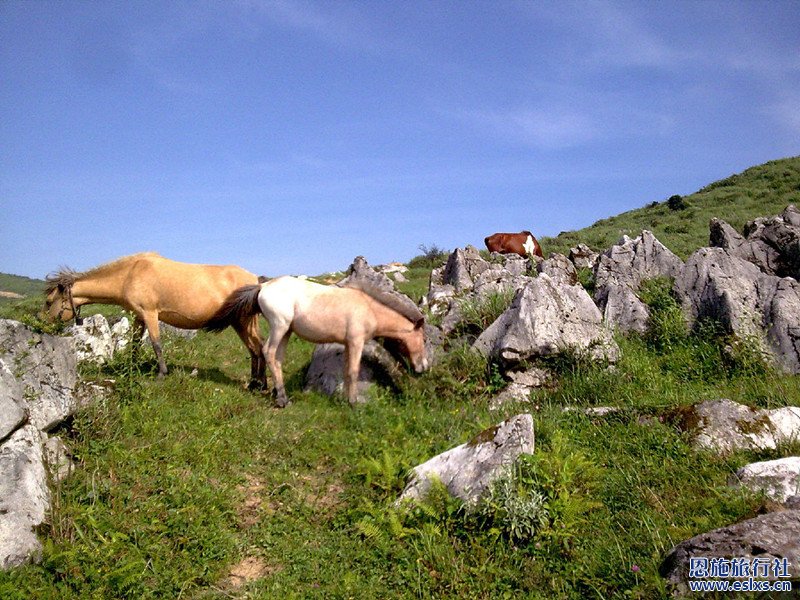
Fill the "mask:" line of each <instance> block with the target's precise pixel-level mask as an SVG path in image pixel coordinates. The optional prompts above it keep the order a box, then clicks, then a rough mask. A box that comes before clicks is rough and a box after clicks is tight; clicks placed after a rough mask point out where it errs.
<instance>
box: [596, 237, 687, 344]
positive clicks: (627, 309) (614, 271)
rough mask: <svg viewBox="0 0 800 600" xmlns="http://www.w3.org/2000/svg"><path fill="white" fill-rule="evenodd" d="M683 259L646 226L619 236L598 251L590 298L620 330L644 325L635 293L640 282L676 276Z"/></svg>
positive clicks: (644, 314) (645, 315)
mask: <svg viewBox="0 0 800 600" xmlns="http://www.w3.org/2000/svg"><path fill="white" fill-rule="evenodd" d="M682 270H683V262H682V261H681V259H680V258H678V257H677V256H676V255H675V254H673V253H672V252H671V251H670V250H669V249H668V248H667V247H666V246H664V245H663V244H662V243H661V242H659V241H658V240H657V239H656V237H655V236H654V235H653V234H652V233H651V232H650V231H647V230H644V231H642V233H641V234H640V235H639V236H638V237H636V238H634V239H631V238H629V237H628V236H623V238H622V239H621V240H620V241H619V242H618V243H617V244H615V245H614V246H612V247H611V248H609V249H608V250H607V251H606V252H604V253H603V254H601V255H600V257H599V259H598V260H597V264H596V266H595V271H594V278H595V294H594V301H595V302H596V303H597V305H598V306H599V307H600V310H602V311H603V317H604V319H605V322H606V323H608V324H610V325H612V326H614V327H616V328H617V329H619V330H620V331H622V332H630V331H639V332H643V331H645V330H646V329H647V325H648V319H649V316H650V313H649V310H648V308H647V306H646V305H645V304H644V302H642V301H641V300H640V299H639V297H638V296H637V295H636V292H638V291H639V287H640V286H641V284H642V282H643V281H645V280H647V279H654V278H656V277H670V278H673V279H674V278H676V277H678V276H679V275H680V273H681V271H682Z"/></svg>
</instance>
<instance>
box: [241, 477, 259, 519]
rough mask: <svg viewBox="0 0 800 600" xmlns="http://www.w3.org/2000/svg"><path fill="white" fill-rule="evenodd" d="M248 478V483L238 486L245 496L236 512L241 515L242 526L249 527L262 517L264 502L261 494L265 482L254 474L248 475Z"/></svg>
mask: <svg viewBox="0 0 800 600" xmlns="http://www.w3.org/2000/svg"><path fill="white" fill-rule="evenodd" d="M246 478H247V483H245V484H244V485H240V486H239V487H237V488H236V490H237V491H238V492H239V493H240V494H241V495H242V496H243V498H244V500H243V502H242V503H241V504H240V505H239V507H238V509H237V511H236V514H237V516H238V517H239V524H240V525H241V526H242V528H244V529H249V528H250V527H253V526H254V525H255V524H256V523H258V522H259V520H260V518H261V508H262V504H263V500H262V497H261V496H262V492H263V490H264V484H263V482H261V481H260V480H259V479H257V478H256V477H253V476H252V475H246Z"/></svg>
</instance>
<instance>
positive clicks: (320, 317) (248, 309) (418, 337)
mask: <svg viewBox="0 0 800 600" xmlns="http://www.w3.org/2000/svg"><path fill="white" fill-rule="evenodd" d="M353 285H356V284H353ZM359 288H360V289H356V288H355V287H345V288H340V287H336V286H328V285H320V284H318V283H313V282H311V281H306V280H304V279H298V278H296V277H279V278H277V279H273V280H272V281H269V282H267V283H264V284H262V285H248V286H245V287H243V288H241V289H240V290H238V291H237V292H236V293H235V294H234V295H233V296H232V297H231V298H230V299H229V300H228V301H227V302H226V303H225V305H224V306H223V307H222V308H221V309H220V310H219V312H218V313H217V314H216V315H215V316H214V318H213V319H211V321H209V322H208V324H207V325H206V327H205V328H206V329H208V330H210V331H216V330H220V329H223V328H225V327H226V326H227V325H228V324H230V322H231V321H237V320H241V319H243V318H246V317H247V316H249V315H257V314H258V313H259V312H261V313H262V314H263V315H264V316H265V317H266V318H267V320H268V321H269V330H270V331H269V340H267V343H266V344H265V345H264V358H265V359H266V361H267V365H269V368H270V371H271V372H272V377H273V380H274V383H275V396H276V401H277V405H278V406H279V407H281V408H282V407H284V406H286V405H288V404H289V399H288V398H287V397H286V390H285V388H284V385H283V368H282V363H283V359H284V355H285V352H286V346H287V344H288V342H289V337H290V336H291V334H292V333H293V332H294V333H296V334H297V335H298V336H299V337H301V338H303V339H304V340H308V341H310V342H314V343H317V344H323V343H329V342H337V343H339V344H344V347H345V368H344V384H345V392H346V394H347V398H348V399H349V401H350V404H354V403H356V402H357V400H358V397H357V388H356V386H357V383H358V371H359V367H360V364H361V353H362V350H363V348H364V344H365V343H366V342H367V341H369V340H371V339H372V338H375V337H382V338H389V339H393V340H396V341H397V342H398V346H399V350H400V352H401V353H402V354H403V355H404V356H406V357H407V358H408V359H409V361H410V362H411V366H412V367H413V368H414V370H415V371H416V372H417V373H421V372H422V371H424V370H426V369H427V368H428V359H427V357H426V354H425V335H424V327H423V325H424V319H423V316H422V313H420V312H419V310H417V309H416V308H415V307H414V308H413V310H412V309H411V307H408V306H406V305H404V304H402V303H401V302H399V301H398V300H397V299H396V298H394V297H392V296H391V295H389V294H385V293H381V292H380V291H379V290H377V289H374V288H370V287H368V286H366V284H364V285H359Z"/></svg>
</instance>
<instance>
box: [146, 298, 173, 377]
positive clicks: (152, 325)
mask: <svg viewBox="0 0 800 600" xmlns="http://www.w3.org/2000/svg"><path fill="white" fill-rule="evenodd" d="M142 321H144V326H145V327H147V335H149V336H150V343H151V344H153V351H154V352H155V353H156V359H157V360H158V378H159V379H161V378H162V377H164V375H166V374H167V363H166V362H164V355H163V352H162V351H161V333H160V332H159V329H158V313H157V312H155V311H150V312H146V313H142Z"/></svg>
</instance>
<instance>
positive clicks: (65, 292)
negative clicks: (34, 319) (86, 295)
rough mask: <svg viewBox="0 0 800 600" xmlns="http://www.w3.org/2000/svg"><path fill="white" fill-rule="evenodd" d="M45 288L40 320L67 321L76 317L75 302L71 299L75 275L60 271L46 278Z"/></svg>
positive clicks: (70, 272)
mask: <svg viewBox="0 0 800 600" xmlns="http://www.w3.org/2000/svg"><path fill="white" fill-rule="evenodd" d="M46 281H47V288H45V299H44V308H43V309H42V312H41V313H40V316H41V318H47V319H49V320H51V321H56V320H59V321H69V320H71V319H73V318H75V316H76V314H75V313H76V309H75V302H74V300H73V298H72V285H73V284H74V283H75V273H73V272H72V271H69V270H62V271H59V272H58V273H56V274H54V275H48V276H47V279H46Z"/></svg>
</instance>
